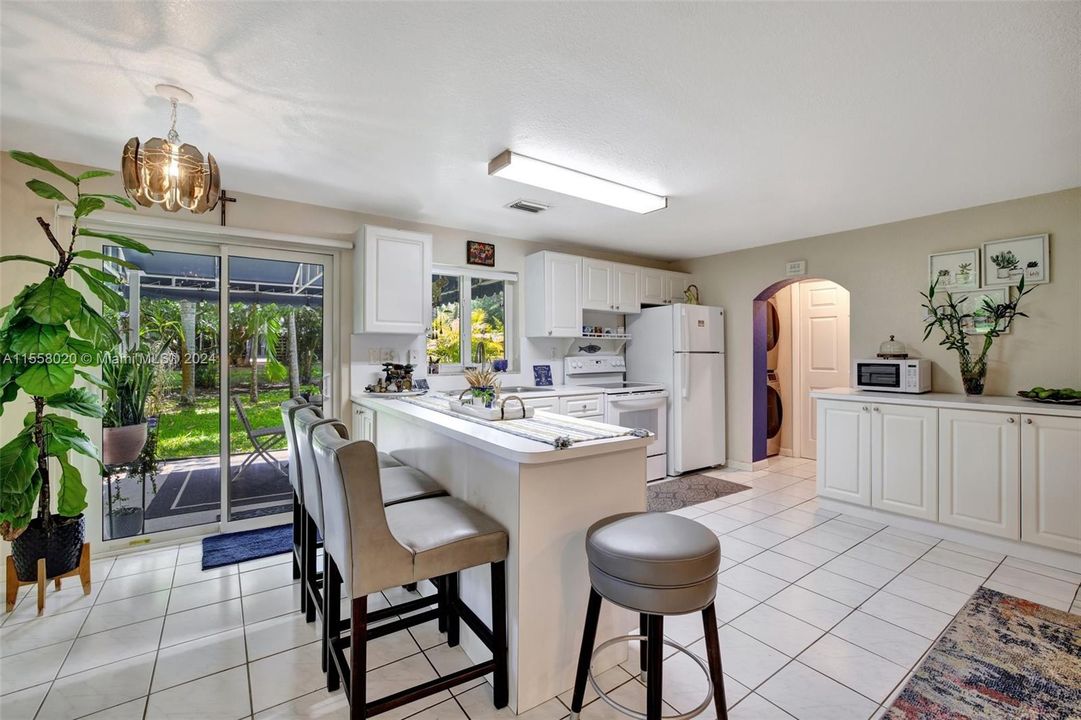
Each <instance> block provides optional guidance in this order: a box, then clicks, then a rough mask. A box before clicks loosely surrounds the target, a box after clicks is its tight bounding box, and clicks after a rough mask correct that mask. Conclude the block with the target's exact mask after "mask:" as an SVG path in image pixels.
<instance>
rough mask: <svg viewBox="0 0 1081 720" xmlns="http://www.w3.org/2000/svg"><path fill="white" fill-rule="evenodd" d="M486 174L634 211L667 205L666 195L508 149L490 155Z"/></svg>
mask: <svg viewBox="0 0 1081 720" xmlns="http://www.w3.org/2000/svg"><path fill="white" fill-rule="evenodd" d="M488 174H489V175H498V176H499V177H501V178H507V179H508V180H514V181H516V182H520V183H525V184H526V185H533V186H534V187H539V188H544V189H545V190H552V191H554V192H557V193H562V194H564V195H573V196H574V197H579V198H582V199H583V200H590V201H592V202H596V203H601V204H602V205H610V206H612V207H617V208H620V209H622V210H630V211H631V212H636V213H648V212H653V211H654V210H660V209H662V208H666V207H668V198H666V197H664V196H663V195H654V194H653V193H648V192H646V191H645V190H638V189H636V188H632V187H627V186H626V185H620V184H619V183H615V182H612V181H611V180H605V179H604V178H599V177H594V176H593V175H587V174H585V173H582V172H578V171H577V170H570V169H568V168H565V167H560V166H559V165H553V164H552V163H547V162H544V161H543V160H537V159H536V158H531V157H526V156H525V155H519V154H518V153H516V152H511V151H510V150H504V151H503V152H501V153H499V154H498V155H496V156H495V157H494V158H492V160H491V162H489V163H488Z"/></svg>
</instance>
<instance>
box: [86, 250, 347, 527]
mask: <svg viewBox="0 0 1081 720" xmlns="http://www.w3.org/2000/svg"><path fill="white" fill-rule="evenodd" d="M150 246H151V250H152V251H153V252H152V253H151V254H147V253H138V252H134V251H131V250H128V249H123V248H118V247H115V246H109V245H108V243H106V244H105V245H104V246H103V247H102V252H103V253H105V254H106V255H107V256H109V257H111V258H116V260H115V261H111V262H110V261H106V262H105V263H104V270H106V271H107V272H110V273H112V274H115V276H116V278H117V284H118V285H119V286H120V287H121V290H122V292H123V294H124V296H125V297H126V299H127V301H128V306H127V309H126V310H121V311H107V313H106V316H107V318H108V319H110V321H111V322H112V323H113V324H114V326H115V327H116V328H117V329H118V331H119V332H120V335H121V338H122V340H121V343H120V345H119V346H118V347H117V348H116V349H115V350H114V352H113V353H112V358H111V359H110V360H108V361H107V362H106V364H105V371H103V380H104V383H105V385H106V390H105V395H106V398H107V399H109V398H110V397H112V398H113V399H114V400H116V401H120V402H122V401H124V399H125V397H126V396H128V395H130V394H132V386H133V385H135V386H136V387H135V396H136V397H138V395H139V394H140V391H139V389H138V388H139V386H140V385H145V395H146V401H145V412H144V413H143V415H145V420H146V425H145V429H144V428H140V427H130V426H126V425H125V422H128V421H130V420H131V418H129V419H128V420H126V421H125V420H121V419H116V418H111V417H107V418H106V422H105V426H106V427H105V429H104V430H103V438H102V441H103V449H104V451H105V454H106V456H107V458H106V461H107V463H108V464H107V465H106V471H107V472H106V475H105V477H103V479H102V538H103V540H107V541H108V540H117V541H120V540H125V539H126V540H127V541H129V542H130V541H131V540H135V539H137V538H138V536H142V535H148V534H152V533H160V532H169V533H170V534H171V535H172V536H176V535H177V534H196V533H204V532H207V531H213V530H216V529H219V528H220V529H223V530H227V529H243V528H246V527H259V526H263V525H271V524H277V523H282V522H287V521H288V515H286V514H285V513H287V512H289V511H290V510H291V503H292V499H291V498H292V496H291V489H290V486H289V481H288V460H287V458H286V452H285V446H286V445H285V437H284V428H283V427H282V420H281V413H280V411H279V409H278V408H279V405H280V404H281V402H282V401H283V400H285V399H286V398H287V397H291V396H295V395H304V396H306V397H309V398H310V399H312V400H313V401H315V402H322V400H323V398H324V396H325V395H326V392H325V391H324V386H326V387H327V388H329V386H330V383H329V382H325V378H326V375H325V372H326V371H325V368H326V367H328V364H327V363H326V362H325V360H326V359H327V358H329V357H331V353H330V348H331V338H330V333H329V332H328V325H329V323H328V322H327V321H326V317H325V313H327V312H328V311H329V309H330V308H329V305H328V303H326V302H325V298H329V297H330V295H328V294H327V290H328V276H329V273H328V272H327V271H328V270H329V269H330V268H331V264H332V257H331V256H323V255H314V254H307V253H293V252H286V251H269V250H262V249H260V250H258V251H256V250H254V249H251V248H235V247H230V246H224V245H223V246H212V245H207V246H202V245H199V246H192V245H181V244H178V243H166V242H160V243H151V244H150ZM133 380H134V381H135V382H133ZM117 396H119V397H117ZM114 404H116V403H114ZM135 419H136V420H139V419H140V418H135ZM138 424H139V423H137V425H138ZM110 425H113V426H119V427H109V426H110ZM144 438H145V440H144Z"/></svg>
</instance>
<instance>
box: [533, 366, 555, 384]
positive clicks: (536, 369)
mask: <svg viewBox="0 0 1081 720" xmlns="http://www.w3.org/2000/svg"><path fill="white" fill-rule="evenodd" d="M533 384H534V385H536V386H537V387H547V386H549V385H551V384H552V366H551V365H534V366H533Z"/></svg>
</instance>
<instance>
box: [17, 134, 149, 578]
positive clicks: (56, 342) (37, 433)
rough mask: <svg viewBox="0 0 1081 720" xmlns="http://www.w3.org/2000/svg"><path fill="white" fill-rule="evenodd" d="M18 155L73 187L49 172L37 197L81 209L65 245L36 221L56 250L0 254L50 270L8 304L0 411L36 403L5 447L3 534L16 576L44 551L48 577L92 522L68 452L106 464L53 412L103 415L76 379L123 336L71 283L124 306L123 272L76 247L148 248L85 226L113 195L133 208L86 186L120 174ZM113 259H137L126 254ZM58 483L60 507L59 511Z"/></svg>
mask: <svg viewBox="0 0 1081 720" xmlns="http://www.w3.org/2000/svg"><path fill="white" fill-rule="evenodd" d="M11 157H12V158H13V159H15V160H16V161H18V162H20V163H22V164H24V165H29V166H30V167H33V168H36V169H38V170H42V171H44V172H47V173H50V174H52V175H54V176H56V177H59V178H61V179H63V180H64V181H66V182H67V184H68V185H70V186H71V187H72V188H74V192H72V190H70V189H69V190H67V192H62V191H61V190H59V189H58V188H56V187H55V186H53V185H51V184H49V183H47V182H44V181H42V180H38V179H34V180H30V181H28V182H27V183H26V186H27V187H28V188H30V190H31V191H32V192H34V193H35V194H36V195H38V196H39V197H42V198H45V199H46V200H53V201H56V202H60V203H64V204H67V205H70V206H71V207H72V208H74V214H73V219H72V223H71V235H70V238H65V242H63V243H61V241H60V239H59V238H57V237H56V235H55V234H54V233H53V229H52V227H51V226H50V225H49V223H48V222H46V221H45V219H44V218H42V217H39V218H37V222H38V225H39V226H40V227H41V230H42V233H43V234H44V237H45V240H47V241H48V243H49V245H51V246H52V249H53V250H54V251H55V255H53V254H52V253H50V254H49V256H48V257H37V256H33V255H5V256H3V257H0V262H27V263H35V264H37V265H43V266H45V267H46V268H48V270H47V273H46V275H45V277H44V278H42V279H41V280H40V281H39V282H34V283H31V284H29V285H27V286H25V287H24V288H23V289H22V290H20V291H19V292H18V293H17V294H16V295H15V297H14V298H13V299H12V301H11V303H10V304H8V305H7V306H5V307H3V308H0V355H2V356H3V364H2V365H0V412H3V407H4V406H5V405H7V404H8V403H9V402H11V401H13V400H15V399H16V398H17V397H18V396H19V394H20V393H24V394H26V395H27V396H29V398H30V400H31V402H32V403H33V410H32V411H31V412H30V413H29V414H27V416H26V418H25V419H24V421H23V428H22V429H21V430H20V431H19V432H17V433H16V434H15V436H14V437H12V438H10V439H8V440H7V441H6V442H5V443H4V444H3V446H2V447H0V537H3V539H4V540H8V541H11V543H12V546H11V554H12V556H13V558H14V561H15V571H16V574H17V575H18V577H19V580H21V581H24V582H26V581H32V580H37V563H38V560H39V559H44V560H45V568H46V570H45V571H46V574H47V576H48V577H55V576H56V575H61V574H63V573H66V572H70V571H71V570H74V569H75V568H76V567H78V564H79V558H80V555H81V551H82V545H83V542H84V538H85V530H86V525H85V520H84V518H83V516H82V512H83V510H84V509H85V508H86V486H85V485H84V484H83V479H82V476H81V474H80V473H79V470H78V469H77V468H76V467H75V466H74V465H72V463H71V461H70V454H71V453H72V452H76V453H80V454H82V455H85V456H87V457H89V458H91V459H92V460H94V462H96V463H98V464H99V466H100V460H101V456H100V452H99V451H98V448H97V447H96V446H95V445H94V443H93V442H92V441H91V440H90V438H89V437H87V435H86V433H84V432H83V431H82V430H81V429H80V428H79V424H78V422H77V421H76V420H75V419H74V418H72V417H66V416H64V415H60V414H58V413H57V412H55V411H57V410H60V411H68V412H70V413H72V414H75V415H81V416H84V417H101V416H102V415H104V414H105V413H104V408H102V406H101V402H100V400H99V398H98V394H97V393H96V392H92V391H91V390H89V389H87V388H85V387H75V386H74V383H75V378H76V376H78V377H81V378H83V379H84V380H87V381H88V382H90V383H93V384H100V381H99V380H97V379H96V378H95V377H94V376H93V375H91V374H90V373H89V372H88V371H87V370H88V369H89V368H93V367H96V366H98V365H99V364H100V356H101V353H102V352H103V351H105V350H107V349H108V348H110V347H113V346H115V345H116V344H117V343H118V342H119V341H120V336H119V334H118V333H117V332H116V330H115V329H114V328H113V327H112V326H111V325H110V324H109V323H108V322H107V321H106V320H105V319H104V318H103V317H102V316H101V314H100V313H98V312H97V311H96V310H95V309H94V308H92V307H91V306H90V304H89V303H87V301H86V298H84V297H83V295H82V294H81V293H80V292H78V291H77V290H75V289H73V288H72V287H70V286H69V285H68V283H67V280H68V279H69V278H70V277H71V276H70V274H69V272H74V273H76V274H78V275H79V277H80V278H81V279H82V281H83V283H84V284H85V286H86V287H87V289H88V290H89V291H90V292H91V293H93V294H94V295H95V296H97V297H98V298H99V299H100V300H101V302H102V303H103V304H104V305H105V306H106V307H111V308H114V309H117V310H119V309H122V308H123V307H125V304H126V303H125V301H124V298H123V297H122V296H121V295H120V294H119V293H118V292H117V291H116V290H115V289H113V287H111V286H110V283H115V282H116V278H115V277H114V276H113V275H111V274H109V273H107V272H104V271H103V270H101V269H99V268H97V267H94V266H93V265H91V264H90V263H92V262H96V261H101V260H104V259H106V258H105V256H104V255H102V254H101V253H99V252H95V251H93V250H77V249H76V247H75V246H76V243H77V241H78V239H79V238H80V237H96V238H104V239H108V240H110V241H111V242H113V243H115V244H116V245H120V246H122V247H126V248H130V249H132V250H137V251H139V252H148V250H147V249H146V247H145V246H144V245H142V243H139V242H136V241H135V240H132V239H131V238H127V237H124V236H121V235H113V234H111V233H100V232H96V231H93V230H90V229H88V228H86V227H83V223H84V222H85V220H86V218H87V216H89V215H90V214H92V213H94V212H95V211H97V210H101V209H102V208H104V207H105V204H106V202H107V201H109V202H115V203H117V204H119V205H123V206H124V207H128V208H134V205H133V203H132V202H131V201H129V200H128V199H127V198H124V197H121V196H119V195H109V194H102V193H88V192H84V189H83V183H84V182H86V181H87V180H90V179H93V178H98V177H105V176H108V175H112V173H110V172H106V171H104V170H88V171H86V172H84V173H82V174H80V175H78V176H76V175H71V174H70V173H67V172H65V171H63V170H61V169H60V168H59V167H57V166H56V165H55V164H53V163H52V162H50V161H49V160H46V159H45V158H43V157H39V156H37V155H34V154H33V153H27V152H20V151H13V152H12V153H11ZM108 259H109V261H110V262H115V263H117V264H118V265H122V266H130V267H132V268H134V267H135V266H134V265H132V264H131V263H127V262H126V261H124V260H120V259H114V258H108ZM50 459H53V460H55V461H56V463H57V465H58V466H59V469H60V472H59V473H58V475H56V476H54V475H53V474H51V468H50ZM54 485H55V490H56V513H53V512H52V500H53V489H54ZM35 501H36V505H37V513H36V517H34V515H35V512H34V511H35V507H34V506H35Z"/></svg>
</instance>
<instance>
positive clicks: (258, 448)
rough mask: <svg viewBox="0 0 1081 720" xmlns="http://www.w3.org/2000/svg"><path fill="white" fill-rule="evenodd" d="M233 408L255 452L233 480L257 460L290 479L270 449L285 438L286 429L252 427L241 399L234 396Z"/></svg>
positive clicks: (280, 427)
mask: <svg viewBox="0 0 1081 720" xmlns="http://www.w3.org/2000/svg"><path fill="white" fill-rule="evenodd" d="M233 407H235V408H236V415H237V417H238V418H240V422H241V424H243V425H244V432H246V433H247V434H248V440H250V441H251V444H252V447H253V448H254V450H253V451H252V452H251V453H249V454H248V456H247V457H246V458H244V462H242V463H240V467H239V468H237V471H236V474H235V475H233V480H236V479H237V478H239V477H240V475H241V473H243V472H244V471H245V470H246V469H247V468H248V466H249V465H251V464H252V463H253V462H255V460H256V458H260V457H261V458H263V460H265V461H266V462H267V463H269V464H270V466H271V467H273V468H274V469H275V470H277V471H278V472H279V473H281V474H282V475H283V476H284V477H289V473H288V472H287V471H285V470H283V469H282V466H281V463H279V462H278V461H277V460H275V459H274V458H273V456H271V454H270V452H269V451H270V448H271V447H272V446H273V445H274V443H275V441H276V440H278V438H283V439H284V438H285V428H284V427H283V426H281V425H278V426H277V427H269V428H259V429H258V430H256V429H255V428H253V427H252V425H251V421H250V420H248V415H247V413H245V412H244V406H243V405H242V404H241V403H240V397H239V396H237V395H234V396H233Z"/></svg>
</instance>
